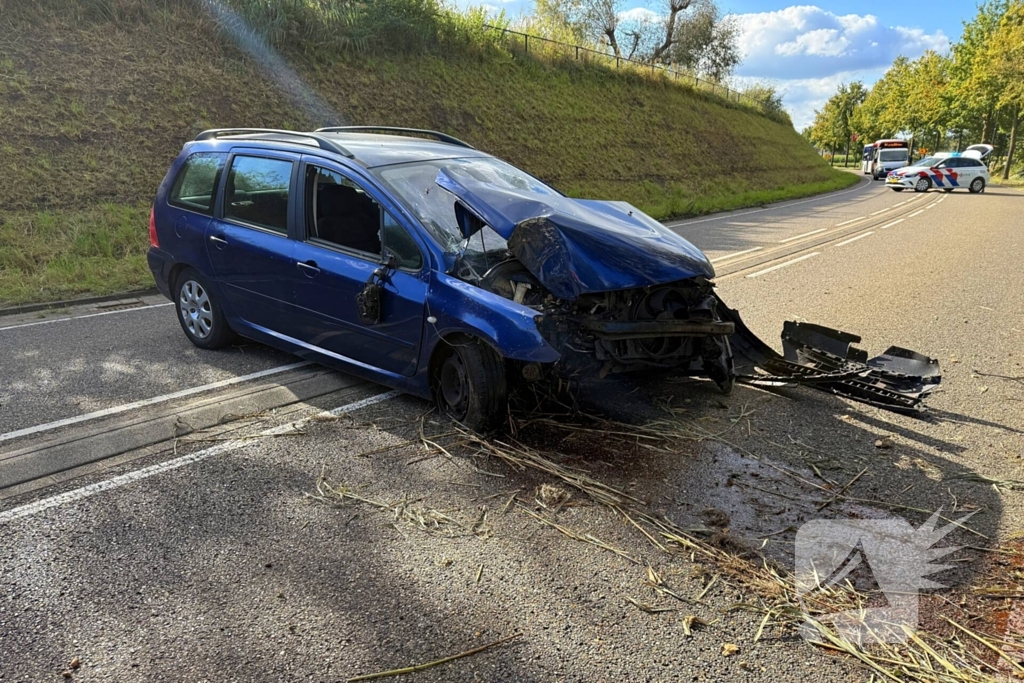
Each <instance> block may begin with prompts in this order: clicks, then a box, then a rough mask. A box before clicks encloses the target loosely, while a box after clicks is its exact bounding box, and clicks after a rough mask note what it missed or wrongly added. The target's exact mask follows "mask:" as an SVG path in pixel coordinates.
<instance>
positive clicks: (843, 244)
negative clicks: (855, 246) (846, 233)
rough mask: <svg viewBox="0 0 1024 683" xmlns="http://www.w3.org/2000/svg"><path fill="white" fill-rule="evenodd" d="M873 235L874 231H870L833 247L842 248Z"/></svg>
mask: <svg viewBox="0 0 1024 683" xmlns="http://www.w3.org/2000/svg"><path fill="white" fill-rule="evenodd" d="M874 234H875V231H874V230H870V231H868V232H862V233H861V234H859V235H857V236H856V237H851V238H850V239H848V240H846V241H844V242H840V243H839V244H837V245H835V246H837V247H842V246H845V245H847V244H849V243H850V242H856V241H857V240H859V239H864V238H865V237H867V236H868V235H874Z"/></svg>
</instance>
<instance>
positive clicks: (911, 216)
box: [907, 209, 924, 218]
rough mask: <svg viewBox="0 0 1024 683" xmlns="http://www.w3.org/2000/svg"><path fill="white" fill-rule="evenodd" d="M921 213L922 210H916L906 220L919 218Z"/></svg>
mask: <svg viewBox="0 0 1024 683" xmlns="http://www.w3.org/2000/svg"><path fill="white" fill-rule="evenodd" d="M922 213H924V209H918V210H917V211H915V212H914V213H912V214H910V215H909V216H907V218H913V217H914V216H920V215H921V214H922Z"/></svg>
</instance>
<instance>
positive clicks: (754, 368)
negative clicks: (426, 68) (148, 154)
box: [149, 128, 938, 430]
mask: <svg viewBox="0 0 1024 683" xmlns="http://www.w3.org/2000/svg"><path fill="white" fill-rule="evenodd" d="M410 136H412V137H410ZM430 137H433V138H437V140H436V141H434V140H427V139H424V138H430ZM150 234H151V241H152V246H151V249H150V252H149V263H150V267H151V269H152V271H153V273H154V277H155V278H156V281H157V284H158V286H159V287H160V289H161V290H162V291H163V292H164V293H165V294H166V295H167V296H168V297H169V298H171V299H172V301H174V302H175V303H176V310H177V312H178V317H179V322H181V324H182V328H183V330H184V331H185V333H186V335H187V336H188V337H189V339H190V340H191V341H192V342H193V343H195V344H196V345H198V346H201V347H204V348H215V347H216V346H220V345H224V344H225V343H228V342H227V340H228V339H229V338H230V336H231V335H232V334H239V335H242V336H245V337H249V338H252V339H255V340H258V341H261V342H264V343H267V344H269V345H271V346H275V347H278V348H281V349H284V350H287V351H290V352H293V353H296V354H298V355H300V356H303V357H306V358H310V359H313V360H316V361H318V362H321V363H323V364H325V365H329V366H333V367H337V368H339V369H343V370H346V371H349V372H352V373H355V374H358V375H361V376H363V377H367V378H369V379H372V380H375V381H378V382H381V383H384V384H388V385H391V386H394V387H397V388H400V389H403V390H405V391H408V392H410V393H413V394H416V395H420V396H424V397H431V396H432V397H434V398H436V399H437V401H438V403H439V404H440V406H441V407H442V408H443V409H444V410H446V411H447V412H449V413H450V414H451V415H453V416H454V417H455V418H456V419H458V420H460V421H462V422H464V423H466V424H467V425H469V426H471V427H473V428H475V429H481V430H486V429H490V428H493V427H495V426H497V425H499V424H500V423H501V422H502V421H503V413H504V411H505V405H506V399H507V395H508V391H509V387H510V385H511V384H512V383H514V382H518V381H523V382H536V381H544V380H546V379H550V378H554V377H559V378H568V379H584V378H595V379H598V380H600V379H603V378H606V377H607V376H609V375H612V374H615V373H621V372H629V371H633V370H638V369H644V368H658V369H663V370H666V371H670V372H671V373H674V374H677V375H693V376H704V377H708V378H710V379H711V380H713V381H714V383H715V384H716V385H717V386H718V387H719V388H720V389H721V390H723V391H729V390H731V389H732V386H733V384H734V382H735V381H737V380H738V381H743V382H751V383H770V384H780V383H785V384H809V385H812V386H816V387H818V388H825V389H827V390H829V391H833V392H836V393H840V394H843V395H846V396H849V397H851V398H856V399H857V400H866V401H868V402H871V403H873V404H875V405H880V406H883V407H890V408H895V409H898V410H904V411H911V410H916V409H917V408H918V407H919V404H920V399H921V398H923V397H924V396H925V395H926V394H927V393H928V391H929V390H930V388H931V387H932V386H934V384H936V383H937V382H938V371H937V365H936V364H934V362H933V361H931V359H927V358H925V357H923V356H918V355H917V354H914V353H913V352H905V353H903V352H902V350H900V349H895V350H893V349H890V352H889V354H888V355H887V356H885V357H884V358H881V359H874V360H873V361H869V360H868V359H867V358H866V355H864V356H863V357H861V352H859V351H857V350H855V349H854V348H853V347H852V346H850V341H851V340H853V339H855V338H854V337H853V336H852V335H844V333H841V332H838V331H829V330H827V328H817V327H815V328H814V329H813V330H810V328H800V329H796V328H792V329H791V328H790V327H789V326H787V328H786V331H785V333H784V335H783V341H784V347H785V351H786V352H785V356H779V355H778V354H775V352H774V351H771V350H770V349H769V348H768V347H767V345H765V344H764V343H763V342H761V341H760V340H758V339H757V338H756V337H754V336H753V334H752V333H750V331H749V330H748V329H747V328H746V326H745V325H743V324H742V321H741V320H740V318H739V316H738V314H737V313H736V312H735V311H732V310H731V309H729V308H728V307H727V306H726V305H725V304H724V303H723V302H722V301H721V300H720V299H719V298H718V296H717V294H716V293H715V291H714V285H713V281H712V280H713V278H714V274H715V273H714V268H713V267H712V265H711V263H710V262H709V261H708V259H707V258H706V257H705V256H704V254H702V253H701V252H700V250H699V249H697V248H696V247H695V246H694V245H692V244H691V243H689V242H687V241H686V240H685V239H683V238H682V237H680V236H678V235H677V234H675V233H674V232H672V231H671V230H669V229H668V228H666V227H664V226H663V225H661V224H660V223H658V222H657V221H655V220H653V219H652V218H650V217H649V216H646V215H645V214H643V213H642V212H641V211H639V210H638V209H636V208H635V207H632V206H630V205H628V204H626V203H623V202H614V201H595V200H576V199H571V198H568V197H565V196H564V195H562V194H561V193H559V192H557V191H556V190H554V189H552V188H550V187H548V186H547V185H545V184H544V183H542V182H540V181H538V180H537V179H535V178H533V177H531V176H529V175H528V174H526V173H524V172H523V171H521V170H519V169H517V168H515V167H513V166H511V165H509V164H507V163H505V162H503V161H501V160H499V159H496V158H494V157H492V156H490V155H487V154H484V153H482V152H480V151H478V150H475V149H473V148H472V147H470V146H469V145H467V144H466V143H463V142H461V141H459V140H456V139H454V138H451V137H450V136H446V135H443V134H440V133H435V132H430V131H409V130H407V129H376V128H375V129H372V132H371V131H367V130H364V129H352V128H347V129H341V128H336V129H322V130H320V131H316V132H313V133H295V132H289V131H265V130H260V129H235V130H228V131H207V132H205V133H203V134H201V135H200V136H199V137H198V138H197V139H196V141H194V142H192V143H189V144H187V145H186V146H185V148H184V150H183V151H182V153H181V155H180V156H179V158H178V159H177V160H176V161H175V163H174V164H173V165H172V167H171V169H170V171H169V172H168V174H167V177H166V178H165V180H164V182H163V184H162V185H161V187H160V189H159V191H158V193H157V198H156V201H155V203H154V207H153V214H152V221H151V230H150ZM812 332H813V333H812ZM836 339H838V340H840V341H839V342H836V341H835V340H836ZM844 343H845V344H846V346H845V347H844V346H842V344H844ZM837 344H838V346H837ZM734 348H736V349H737V351H736V352H735V353H734V350H733V349H734ZM915 373H917V374H915Z"/></svg>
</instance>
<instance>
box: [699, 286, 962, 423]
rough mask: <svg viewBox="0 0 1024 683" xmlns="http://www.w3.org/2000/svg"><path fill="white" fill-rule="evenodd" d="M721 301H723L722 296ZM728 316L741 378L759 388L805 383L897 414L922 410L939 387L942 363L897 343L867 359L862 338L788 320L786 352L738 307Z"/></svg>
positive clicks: (784, 340) (784, 336)
mask: <svg viewBox="0 0 1024 683" xmlns="http://www.w3.org/2000/svg"><path fill="white" fill-rule="evenodd" d="M719 301H721V300H719ZM719 311H720V312H721V313H722V314H723V317H725V318H727V319H728V320H730V321H731V322H732V323H733V324H734V325H735V328H736V331H735V332H734V333H733V334H732V335H731V336H730V337H729V343H730V345H731V347H732V352H733V357H734V362H735V368H736V370H735V371H736V381H738V382H743V383H746V384H752V385H755V386H756V385H760V386H786V385H797V384H804V385H807V386H811V387H814V388H816V389H821V390H824V391H828V392H830V393H833V394H839V395H840V396H843V397H845V398H848V399H852V400H854V401H859V402H861V403H867V404H868V405H872V406H875V407H877V408H883V409H885V410H891V411H894V412H897V413H904V414H909V415H916V414H920V413H921V412H922V410H923V408H924V405H923V403H922V402H923V400H924V399H925V398H926V397H927V396H928V395H929V394H930V393H931V392H932V391H933V390H934V389H935V388H936V387H937V386H938V385H939V382H941V381H942V375H941V374H940V371H939V362H938V361H937V360H935V359H933V358H929V357H928V356H924V355H921V354H919V353H916V352H914V351H910V350H909V349H903V348H900V347H898V346H891V347H889V348H888V349H887V350H886V351H885V353H882V354H880V355H878V356H875V357H874V358H868V354H867V352H865V351H864V350H862V349H858V348H857V347H855V346H854V344H856V343H859V342H860V337H858V336H857V335H854V334H849V333H847V332H842V331H840V330H833V329H830V328H827V327H822V326H820V325H811V324H809V323H797V322H792V321H790V322H786V324H785V325H784V326H783V330H782V347H783V352H784V353H783V355H780V354H778V353H777V352H776V351H775V350H774V349H772V348H771V347H769V346H768V345H767V344H765V343H764V342H763V341H761V340H760V339H758V338H757V336H756V335H754V333H753V332H751V331H750V329H749V328H748V327H747V326H746V325H745V324H743V321H742V320H741V319H740V315H739V313H738V312H737V311H735V310H733V309H730V308H729V307H728V306H726V305H725V304H724V303H722V304H721V305H720V306H719Z"/></svg>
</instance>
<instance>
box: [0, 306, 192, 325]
mask: <svg viewBox="0 0 1024 683" xmlns="http://www.w3.org/2000/svg"><path fill="white" fill-rule="evenodd" d="M173 305H174V304H173V303H171V302H167V303H166V304H150V305H149V306H135V307H134V308H121V309H118V310H116V311H104V312H102V313H89V314H87V315H75V316H71V317H68V318H54V319H53V320H39V321H37V322H34V323H22V324H21V325H9V326H7V327H0V332H3V331H5V330H17V329H20V328H22V327H35V326H36V325H49V324H50V323H62V322H67V321H68V320H81V319H82V318H98V317H99V316H101V315H114V314H115V313H129V312H131V311H145V310H146V309H149V308H162V307H164V306H173Z"/></svg>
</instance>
